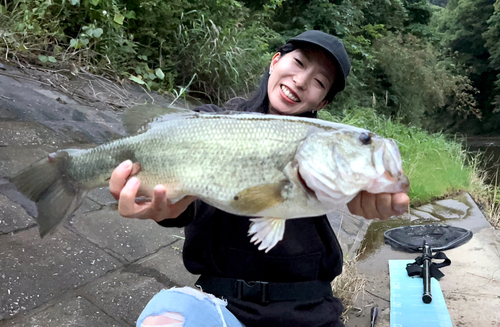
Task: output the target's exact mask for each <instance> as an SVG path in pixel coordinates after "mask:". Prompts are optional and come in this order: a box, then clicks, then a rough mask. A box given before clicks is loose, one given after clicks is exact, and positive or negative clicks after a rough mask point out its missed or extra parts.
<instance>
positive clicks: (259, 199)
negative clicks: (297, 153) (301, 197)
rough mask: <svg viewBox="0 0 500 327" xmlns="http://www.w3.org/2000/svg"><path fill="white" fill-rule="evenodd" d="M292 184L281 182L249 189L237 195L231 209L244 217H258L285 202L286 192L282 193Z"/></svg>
mask: <svg viewBox="0 0 500 327" xmlns="http://www.w3.org/2000/svg"><path fill="white" fill-rule="evenodd" d="M290 184H291V183H290V181H281V182H279V183H272V184H261V185H256V186H252V187H249V188H247V189H244V190H243V191H241V192H239V193H238V194H236V196H235V197H234V198H233V200H232V201H231V207H233V208H234V209H236V210H237V211H238V212H240V213H241V214H244V215H245V214H246V215H258V214H259V213H260V212H262V211H264V210H265V209H268V208H271V207H273V206H275V205H277V204H279V203H282V202H283V201H285V197H284V196H283V193H285V192H282V191H283V189H284V188H286V187H288V186H289V185H290Z"/></svg>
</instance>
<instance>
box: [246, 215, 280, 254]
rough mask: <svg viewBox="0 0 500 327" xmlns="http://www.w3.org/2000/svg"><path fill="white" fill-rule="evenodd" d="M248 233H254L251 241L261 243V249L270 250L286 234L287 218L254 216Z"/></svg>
mask: <svg viewBox="0 0 500 327" xmlns="http://www.w3.org/2000/svg"><path fill="white" fill-rule="evenodd" d="M250 221H251V222H252V224H251V225H250V228H249V229H248V235H253V237H252V239H251V240H250V242H252V243H254V244H259V243H260V245H259V250H266V253H267V252H269V251H270V250H271V249H272V248H273V247H274V246H275V245H276V244H278V242H279V241H281V240H282V239H283V235H284V234H285V219H283V218H272V217H263V218H252V219H250Z"/></svg>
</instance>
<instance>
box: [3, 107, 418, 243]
mask: <svg viewBox="0 0 500 327" xmlns="http://www.w3.org/2000/svg"><path fill="white" fill-rule="evenodd" d="M141 110H144V107H143V108H139V109H136V110H131V111H129V113H128V114H127V113H126V114H125V115H124V119H125V123H126V124H127V119H128V121H129V122H132V123H133V125H134V126H135V127H133V128H132V129H135V128H137V129H138V128H139V127H140V124H141V122H140V121H141V118H140V114H141ZM165 111H166V113H165V114H163V115H161V116H160V117H157V118H155V119H154V120H153V121H151V120H150V121H145V123H146V124H145V126H144V127H142V128H141V133H140V134H137V135H134V136H130V137H126V138H123V139H120V140H116V141H113V142H110V143H107V144H103V145H101V146H99V147H96V148H94V149H86V150H76V149H67V150H60V151H58V152H56V153H54V154H51V155H49V157H48V158H45V159H42V160H40V161H39V162H37V163H35V164H33V165H32V166H30V167H28V168H26V169H24V170H23V171H21V172H20V173H19V174H18V175H16V176H14V177H13V178H12V182H13V183H14V184H15V185H16V186H17V188H18V189H19V190H20V191H21V192H22V193H24V194H25V195H26V196H27V197H29V198H30V199H31V200H33V201H35V202H36V204H37V208H38V218H37V220H38V223H39V225H40V234H41V236H44V235H45V234H47V233H48V232H50V231H52V230H54V229H55V227H57V226H58V225H59V224H60V223H61V222H62V221H63V220H64V219H65V218H67V217H68V216H70V215H71V214H72V213H73V212H74V211H75V210H76V209H77V208H78V207H79V206H80V205H81V202H82V201H83V198H84V196H85V194H86V192H88V191H89V190H91V189H93V188H96V187H102V186H106V185H107V184H108V179H109V177H110V176H111V173H112V171H113V170H114V169H115V168H116V167H117V166H118V165H119V164H120V163H121V162H122V161H124V160H127V159H129V160H131V161H132V162H134V163H136V165H137V164H138V165H140V171H139V172H138V174H137V177H138V178H139V179H140V180H141V189H140V192H141V193H142V194H146V195H149V196H152V194H153V188H154V186H155V185H157V184H163V185H165V187H166V188H167V194H168V195H169V197H172V201H173V202H175V201H178V200H180V199H181V198H183V197H184V196H186V195H192V196H197V197H199V198H200V199H202V200H203V201H205V202H207V203H209V204H211V205H213V206H215V207H217V208H219V209H221V210H224V211H227V212H229V213H233V214H236V215H243V216H250V217H262V218H256V219H252V224H251V227H250V230H249V234H253V238H252V241H253V242H255V243H257V244H260V245H259V249H263V250H266V251H269V250H270V249H272V248H273V247H274V246H275V245H276V244H277V242H279V240H281V238H282V237H283V234H284V221H285V219H291V218H300V217H310V216H317V215H321V214H325V213H328V212H331V211H333V210H336V209H337V208H338V207H339V206H343V205H345V204H346V203H347V202H348V201H350V200H351V199H352V198H353V197H354V196H355V195H356V194H357V193H358V192H359V191H361V190H367V191H369V192H372V193H380V192H401V191H405V190H407V188H408V185H409V184H408V179H407V178H406V176H405V175H404V174H403V172H402V168H401V158H400V156H399V150H398V149H397V146H396V144H395V143H394V141H392V140H387V139H384V138H381V137H379V136H377V135H375V134H373V133H370V132H369V131H367V130H364V129H360V128H356V127H353V126H348V125H343V124H336V123H330V122H325V121H320V120H316V119H310V118H300V117H286V116H274V115H261V114H251V113H245V114H242V113H238V114H236V113H232V114H201V113H195V112H191V111H184V110H178V109H173V108H165ZM151 116H152V115H151V114H149V116H148V117H151ZM148 119H149V118H148ZM135 167H138V166H135Z"/></svg>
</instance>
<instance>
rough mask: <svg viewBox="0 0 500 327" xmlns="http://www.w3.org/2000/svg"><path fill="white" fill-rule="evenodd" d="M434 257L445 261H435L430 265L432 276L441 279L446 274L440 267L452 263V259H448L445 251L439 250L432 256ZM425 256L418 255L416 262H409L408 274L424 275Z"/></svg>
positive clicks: (407, 266)
mask: <svg viewBox="0 0 500 327" xmlns="http://www.w3.org/2000/svg"><path fill="white" fill-rule="evenodd" d="M431 258H432V259H440V260H443V262H440V263H435V262H433V263H432V264H431V265H430V267H429V273H430V275H431V277H434V278H436V279H437V280H440V279H441V278H442V277H443V276H444V274H443V273H442V272H441V271H440V270H439V268H443V267H446V266H449V265H450V264H451V260H450V259H448V257H447V256H446V254H444V253H443V252H437V253H436V254H435V255H433V256H431ZM423 261H424V259H423V256H421V257H417V258H416V259H415V262H414V263H409V264H407V265H406V271H407V272H408V276H420V277H422V273H423V271H422V267H421V266H422V264H423Z"/></svg>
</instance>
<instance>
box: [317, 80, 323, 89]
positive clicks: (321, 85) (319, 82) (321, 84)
mask: <svg viewBox="0 0 500 327" xmlns="http://www.w3.org/2000/svg"><path fill="white" fill-rule="evenodd" d="M317 81H318V84H319V86H320V87H321V88H322V89H324V88H325V85H324V84H323V83H321V81H320V80H319V79H317Z"/></svg>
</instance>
